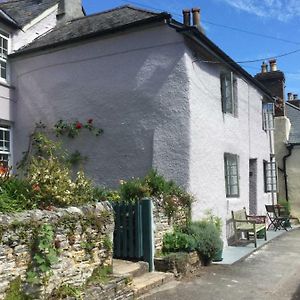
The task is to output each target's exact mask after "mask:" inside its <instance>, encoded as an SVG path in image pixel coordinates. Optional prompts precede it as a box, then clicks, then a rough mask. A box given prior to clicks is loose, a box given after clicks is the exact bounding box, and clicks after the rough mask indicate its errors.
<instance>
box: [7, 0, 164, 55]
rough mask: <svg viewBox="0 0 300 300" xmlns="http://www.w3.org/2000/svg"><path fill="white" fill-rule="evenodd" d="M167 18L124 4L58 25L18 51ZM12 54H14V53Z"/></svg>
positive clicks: (29, 50) (45, 46)
mask: <svg viewBox="0 0 300 300" xmlns="http://www.w3.org/2000/svg"><path fill="white" fill-rule="evenodd" d="M27 1H28V0H27ZM31 1H34V0H31ZM35 1H36V0H35ZM48 1H51V0H48ZM52 1H53V0H52ZM166 18H170V15H169V14H167V13H164V12H163V13H154V12H150V11H146V10H142V9H138V8H135V7H132V6H130V5H124V6H120V7H117V8H114V9H112V10H108V11H104V12H101V13H98V14H94V15H90V16H85V17H82V18H78V19H74V20H72V21H69V22H67V23H66V24H61V25H59V26H56V27H55V28H54V29H52V30H51V31H49V32H48V33H46V34H45V35H43V36H41V37H39V38H37V39H36V40H34V41H33V42H32V43H31V44H29V45H27V46H25V47H23V48H22V49H20V50H19V51H18V52H17V53H24V52H31V51H32V50H36V49H39V50H41V49H45V48H46V49H49V47H54V46H58V45H60V44H65V43H66V42H74V41H77V40H81V39H85V38H89V37H92V36H95V35H100V34H106V33H111V32H114V31H117V30H121V29H124V28H128V27H134V26H137V25H139V24H144V23H147V22H154V21H160V20H164V19H166ZM11 56H14V54H12V55H11Z"/></svg>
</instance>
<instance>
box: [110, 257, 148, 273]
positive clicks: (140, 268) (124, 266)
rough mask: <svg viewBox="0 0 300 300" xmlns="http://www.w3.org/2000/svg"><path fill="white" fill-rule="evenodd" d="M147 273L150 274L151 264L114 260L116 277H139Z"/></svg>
mask: <svg viewBox="0 0 300 300" xmlns="http://www.w3.org/2000/svg"><path fill="white" fill-rule="evenodd" d="M147 272H149V264H148V263H147V262H145V261H138V262H132V261H127V260H121V259H114V260H113V273H114V274H115V275H118V276H130V277H138V276H141V275H143V274H145V273H147Z"/></svg>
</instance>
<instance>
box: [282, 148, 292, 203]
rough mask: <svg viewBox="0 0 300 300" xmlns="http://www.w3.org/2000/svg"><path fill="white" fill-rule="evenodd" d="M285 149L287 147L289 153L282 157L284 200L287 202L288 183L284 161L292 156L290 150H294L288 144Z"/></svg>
mask: <svg viewBox="0 0 300 300" xmlns="http://www.w3.org/2000/svg"><path fill="white" fill-rule="evenodd" d="M286 147H287V149H288V151H289V153H288V154H287V155H285V156H284V157H283V175H284V186H285V198H286V201H289V191H288V181H287V177H288V175H287V171H286V160H287V158H288V157H290V156H291V155H292V150H293V148H294V145H293V144H288V145H287V146H286Z"/></svg>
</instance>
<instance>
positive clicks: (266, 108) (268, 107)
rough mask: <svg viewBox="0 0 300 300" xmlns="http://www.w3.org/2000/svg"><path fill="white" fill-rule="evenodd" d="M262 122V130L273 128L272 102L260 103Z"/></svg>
mask: <svg viewBox="0 0 300 300" xmlns="http://www.w3.org/2000/svg"><path fill="white" fill-rule="evenodd" d="M262 122H263V130H265V131H272V130H274V129H275V124H274V104H273V103H263V104H262Z"/></svg>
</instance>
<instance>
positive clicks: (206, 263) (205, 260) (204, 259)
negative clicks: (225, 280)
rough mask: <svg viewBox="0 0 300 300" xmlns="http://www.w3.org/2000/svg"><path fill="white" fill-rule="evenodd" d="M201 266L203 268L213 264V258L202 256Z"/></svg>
mask: <svg viewBox="0 0 300 300" xmlns="http://www.w3.org/2000/svg"><path fill="white" fill-rule="evenodd" d="M200 259H201V265H202V266H209V265H210V264H211V261H212V259H211V257H208V256H201V258H200Z"/></svg>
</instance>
